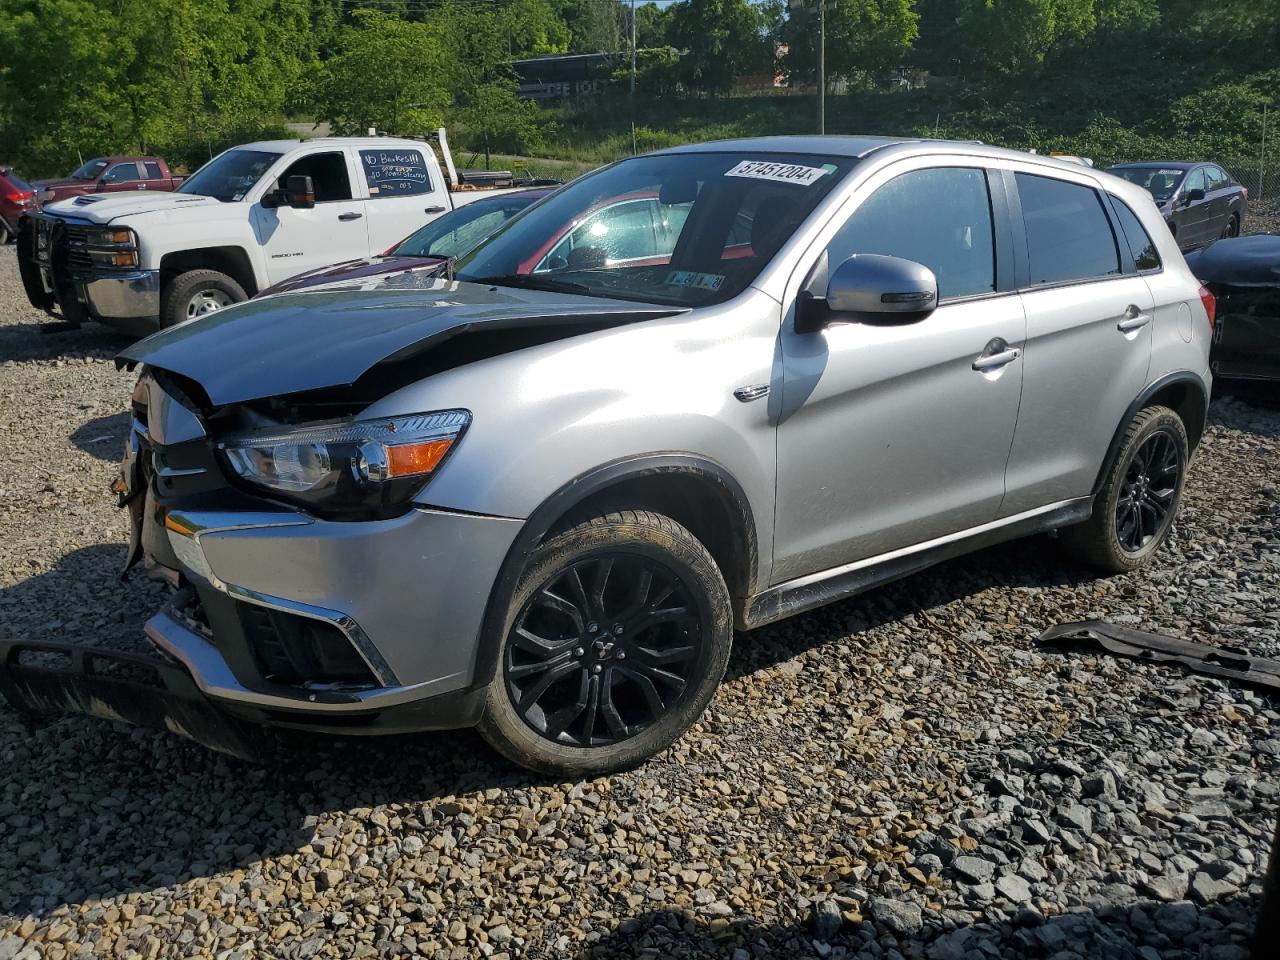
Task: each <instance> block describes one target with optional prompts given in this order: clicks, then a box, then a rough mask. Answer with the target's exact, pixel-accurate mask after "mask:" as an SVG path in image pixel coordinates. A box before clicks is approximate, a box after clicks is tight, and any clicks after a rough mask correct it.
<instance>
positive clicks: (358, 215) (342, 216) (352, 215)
mask: <svg viewBox="0 0 1280 960" xmlns="http://www.w3.org/2000/svg"><path fill="white" fill-rule="evenodd" d="M363 216H364V214H363V213H340V214H338V219H339V220H359V219H360V218H361V217H363Z"/></svg>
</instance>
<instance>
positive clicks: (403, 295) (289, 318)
mask: <svg viewBox="0 0 1280 960" xmlns="http://www.w3.org/2000/svg"><path fill="white" fill-rule="evenodd" d="M681 312H683V309H682V308H679V307H660V306H655V305H650V304H637V303H630V302H627V301H622V300H607V299H601V298H597V297H584V296H577V295H574V294H565V293H549V292H544V291H540V290H523V289H515V288H510V287H490V286H487V285H481V284H474V283H459V282H449V281H443V280H434V281H430V282H429V285H428V286H426V287H423V288H416V289H388V288H385V287H379V288H377V289H374V290H314V291H300V292H298V293H285V294H278V295H276V296H272V297H266V298H264V299H262V300H250V301H248V302H246V303H241V304H237V305H236V306H234V307H228V308H227V309H225V310H220V311H218V312H217V313H212V314H209V315H207V316H205V317H202V318H200V319H197V320H192V321H189V322H187V323H182V324H179V325H178V326H176V327H170V328H169V329H167V330H161V331H160V332H159V333H155V334H152V335H151V336H149V337H147V338H146V339H145V340H140V341H138V342H137V343H135V344H133V346H131V347H128V348H127V349H125V350H122V351H121V352H120V354H119V355H118V356H117V357H116V362H117V364H121V365H126V364H127V365H129V366H132V365H133V364H135V363H145V364H146V365H147V366H149V367H155V368H158V369H161V370H167V371H169V372H171V373H176V374H179V375H181V376H183V377H187V378H189V379H191V380H194V381H195V382H196V383H198V384H199V385H200V386H201V387H203V388H204V391H205V393H206V394H207V395H208V398H209V402H210V403H212V404H213V405H214V406H222V405H224V404H228V403H242V402H244V401H246V400H258V399H261V398H264V397H276V396H284V395H287V394H292V393H301V392H303V391H306V390H318V389H321V388H325V387H340V386H347V385H350V384H352V383H355V381H356V380H357V379H359V378H360V376H361V375H363V374H364V373H365V372H367V371H368V370H369V369H370V368H372V367H374V366H376V365H377V364H379V363H382V362H384V361H388V360H401V359H404V358H406V357H409V356H412V355H415V354H418V353H421V352H423V351H425V350H428V349H431V348H432V347H435V346H438V345H439V344H442V343H444V342H446V341H448V340H451V339H454V338H456V337H459V336H465V335H468V334H471V333H477V332H496V331H500V330H517V329H526V330H527V329H529V328H533V327H542V328H559V329H562V330H563V336H566V337H569V336H574V335H576V334H579V333H586V332H590V331H592V330H599V329H602V328H603V327H608V326H616V325H620V324H624V323H634V322H636V321H639V320H649V319H654V318H657V317H665V316H671V315H672V314H675V313H681ZM522 342H524V341H522V340H521V339H520V338H518V337H513V344H519V343H522Z"/></svg>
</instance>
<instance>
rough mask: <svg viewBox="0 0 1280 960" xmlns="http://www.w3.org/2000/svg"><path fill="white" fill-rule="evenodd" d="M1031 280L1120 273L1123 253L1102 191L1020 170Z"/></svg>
mask: <svg viewBox="0 0 1280 960" xmlns="http://www.w3.org/2000/svg"><path fill="white" fill-rule="evenodd" d="M1014 179H1015V180H1016V181H1017V184H1018V197H1019V199H1020V200H1021V201H1022V222H1023V225H1024V227H1025V229H1026V237H1027V261H1028V267H1029V272H1030V280H1031V283H1032V284H1033V285H1034V284H1044V283H1068V282H1071V281H1076V280H1094V279H1100V278H1103V277H1110V276H1114V275H1116V274H1118V273H1119V272H1120V253H1119V250H1118V249H1117V248H1116V238H1115V235H1114V234H1113V233H1112V232H1111V223H1110V222H1109V221H1108V220H1107V214H1106V211H1105V210H1104V208H1103V206H1102V198H1101V197H1100V196H1098V191H1096V190H1094V189H1093V188H1092V187H1086V186H1084V185H1083V184H1079V183H1070V182H1068V181H1066V180H1057V179H1054V178H1053V177H1042V176H1038V175H1035V174H1029V173H1016V174H1014Z"/></svg>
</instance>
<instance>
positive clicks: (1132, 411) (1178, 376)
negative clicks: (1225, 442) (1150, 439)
mask: <svg viewBox="0 0 1280 960" xmlns="http://www.w3.org/2000/svg"><path fill="white" fill-rule="evenodd" d="M1178 384H1185V385H1186V386H1187V387H1189V388H1190V389H1191V390H1193V391H1194V392H1195V394H1198V395H1199V398H1200V414H1201V421H1200V432H1199V433H1197V434H1196V435H1195V436H1190V432H1191V431H1190V430H1188V440H1190V447H1191V449H1190V451H1189V452H1194V451H1195V449H1196V447H1197V446H1198V445H1199V443H1200V437H1201V436H1202V435H1203V434H1204V424H1205V421H1206V420H1207V419H1208V413H1209V386H1208V384H1206V383H1205V382H1204V378H1203V377H1201V376H1200V375H1199V374H1196V373H1192V372H1191V371H1190V370H1178V371H1175V372H1174V373H1168V374H1165V375H1164V376H1163V377H1160V378H1159V379H1158V380H1154V381H1152V382H1151V383H1149V384H1147V386H1146V387H1144V388H1143V390H1142V392H1141V393H1140V394H1138V396H1137V397H1135V398H1134V401H1133V403H1131V404H1129V408H1128V409H1127V410H1125V412H1124V417H1123V418H1121V420H1120V424H1119V426H1117V427H1116V432H1115V434H1114V435H1113V436H1112V437H1111V444H1110V446H1108V447H1107V455H1106V457H1104V458H1103V461H1102V468H1101V469H1100V470H1099V471H1098V476H1097V478H1096V479H1095V480H1094V481H1093V496H1094V497H1097V495H1098V494H1099V493H1100V492H1101V491H1102V485H1103V484H1104V483H1106V479H1107V476H1108V475H1109V474H1110V473H1111V469H1112V467H1114V466H1115V463H1116V458H1117V457H1119V456H1120V445H1121V443H1122V442H1123V441H1124V432H1125V430H1126V429H1127V428H1128V426H1129V423H1130V421H1131V420H1133V418H1134V417H1136V416H1137V415H1138V411H1139V410H1141V409H1142V408H1143V407H1147V406H1150V405H1151V400H1152V398H1153V397H1155V396H1156V395H1157V394H1159V393H1160V392H1162V391H1163V390H1166V389H1168V388H1169V387H1172V386H1176V385H1178Z"/></svg>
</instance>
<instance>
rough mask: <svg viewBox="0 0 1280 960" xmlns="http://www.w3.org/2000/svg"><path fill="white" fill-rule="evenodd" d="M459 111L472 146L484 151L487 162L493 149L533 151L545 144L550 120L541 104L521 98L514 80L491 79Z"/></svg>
mask: <svg viewBox="0 0 1280 960" xmlns="http://www.w3.org/2000/svg"><path fill="white" fill-rule="evenodd" d="M468 100H469V102H468V104H467V106H466V107H464V108H463V109H462V110H460V111H458V113H457V118H458V119H459V120H460V121H461V123H462V124H463V127H464V129H465V130H466V133H467V138H468V142H469V143H470V144H471V146H472V148H478V149H480V150H483V151H484V156H485V165H486V166H487V165H488V163H489V155H490V153H492V152H493V151H495V150H497V151H502V152H506V153H517V154H520V153H530V152H532V151H535V150H537V149H538V148H539V147H541V146H542V144H543V142H544V138H545V133H546V122H545V120H544V118H543V117H542V116H541V114H540V112H539V110H538V105H537V104H536V103H533V102H532V101H530V100H521V99H519V98H518V97H516V95H515V91H514V90H513V89H512V87H511V84H510V83H502V82H497V83H487V84H484V85H482V86H480V87H479V88H477V89H476V90H473V91H471V94H470V96H469V98H468Z"/></svg>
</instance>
